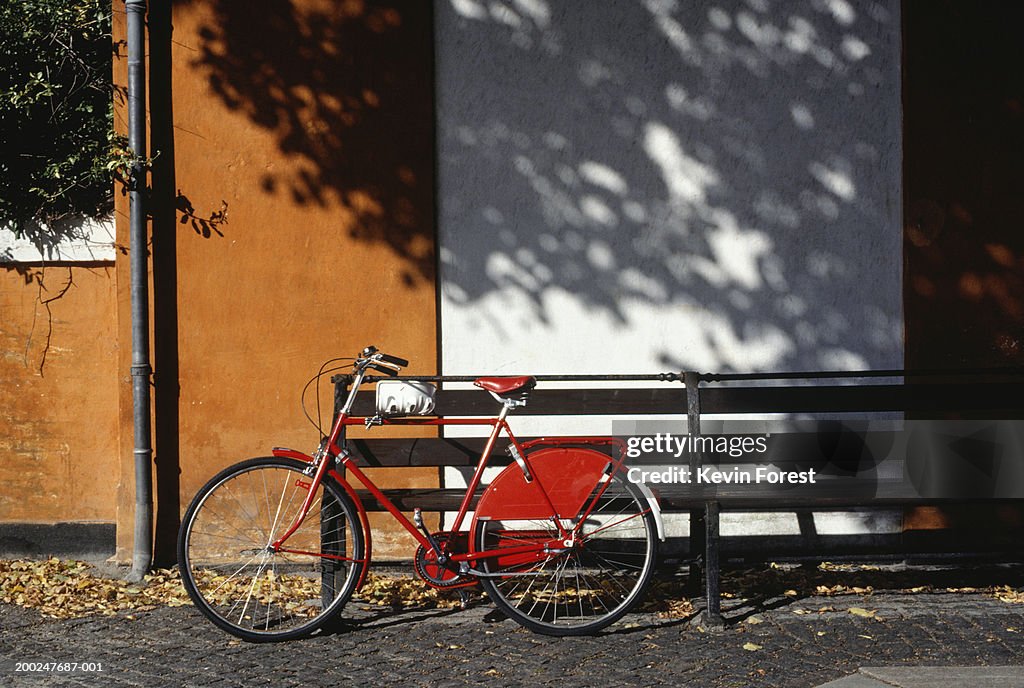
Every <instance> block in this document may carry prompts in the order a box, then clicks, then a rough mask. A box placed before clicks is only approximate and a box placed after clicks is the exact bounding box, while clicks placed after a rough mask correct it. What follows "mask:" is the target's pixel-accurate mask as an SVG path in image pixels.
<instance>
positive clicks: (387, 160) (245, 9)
mask: <svg viewBox="0 0 1024 688" xmlns="http://www.w3.org/2000/svg"><path fill="white" fill-rule="evenodd" d="M183 4H187V3H183ZM193 4H196V5H198V4H199V3H198V2H195V3H193ZM207 5H208V6H209V7H211V8H212V15H213V19H212V20H211V21H209V22H208V23H207V24H206V25H204V26H203V27H202V29H201V30H200V34H199V45H198V56H197V57H195V58H194V66H195V67H196V68H197V69H198V70H199V72H200V73H201V74H204V75H205V76H206V78H207V79H208V82H209V85H210V87H211V89H212V90H213V92H214V93H215V94H216V95H217V96H218V97H219V98H220V99H221V101H223V103H224V104H225V105H226V106H228V107H229V108H231V109H233V110H237V111H240V112H243V113H244V114H245V115H246V116H247V117H248V118H249V119H250V120H251V121H252V122H253V123H255V124H257V125H258V126H260V127H262V128H264V129H265V130H267V131H268V132H270V133H271V134H272V135H273V136H274V138H275V139H276V142H277V146H278V147H279V149H280V152H281V153H283V154H284V155H286V156H288V157H289V158H290V159H292V160H295V161H296V167H297V172H293V171H289V173H288V174H279V173H275V172H273V171H267V172H266V174H265V175H264V176H263V178H262V179H261V185H262V188H263V191H264V192H265V193H268V194H271V195H273V196H277V197H280V198H282V199H287V200H288V201H289V202H294V203H299V204H317V205H320V206H323V207H325V208H338V209H339V211H341V212H347V213H349V214H350V215H351V217H352V219H353V222H351V223H350V225H351V227H352V228H353V229H352V230H351V238H354V239H356V240H359V241H366V242H372V243H380V244H385V245H387V246H388V247H390V248H391V249H392V250H393V251H394V252H395V253H396V254H397V255H398V256H400V257H401V258H402V259H403V263H404V265H405V272H404V277H405V281H406V283H408V284H413V283H415V282H418V281H420V280H423V279H428V280H429V279H432V278H433V272H434V259H433V215H434V209H433V208H434V206H433V184H434V182H433V174H434V158H433V156H434V140H433V126H434V112H433V52H432V33H431V32H432V22H431V7H430V3H429V2H422V1H420V0H392V1H381V2H372V3H364V2H360V1H357V0H349V1H346V2H313V1H305V2H300V1H298V0H296V1H294V2H272V3H260V4H259V5H258V7H257V6H254V5H253V4H252V3H251V2H248V1H246V0H214V1H213V2H210V3H208V4H207ZM178 7H179V5H176V11H179V10H178ZM292 169H293V170H294V169H296V168H292ZM204 217H205V215H204ZM207 219H208V218H207ZM201 230H202V227H200V231H201Z"/></svg>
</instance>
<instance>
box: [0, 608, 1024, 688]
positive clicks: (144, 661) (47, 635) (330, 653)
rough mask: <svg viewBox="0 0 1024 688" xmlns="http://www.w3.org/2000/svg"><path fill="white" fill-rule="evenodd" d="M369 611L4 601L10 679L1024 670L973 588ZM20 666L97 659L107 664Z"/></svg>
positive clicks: (0, 680)
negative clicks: (543, 624) (302, 623)
mask: <svg viewBox="0 0 1024 688" xmlns="http://www.w3.org/2000/svg"><path fill="white" fill-rule="evenodd" d="M851 608H855V610H854V611H853V612H851V611H850V609H851ZM858 608H859V609H858ZM366 609H367V608H365V607H362V606H361V605H359V604H358V603H353V604H352V605H350V607H349V608H348V609H347V610H346V616H347V621H346V623H345V625H344V626H343V627H341V628H339V629H338V630H336V631H334V632H331V633H328V634H324V635H320V636H317V637H312V638H307V639H305V640H300V641H293V642H288V643H279V644H272V645H253V644H247V643H243V642H241V641H238V640H235V639H233V638H232V637H231V636H228V635H226V634H224V633H222V632H220V631H219V630H217V629H216V628H215V627H214V626H213V625H212V624H210V623H209V622H207V621H206V620H205V619H204V618H203V617H201V616H200V615H199V613H198V612H197V611H196V610H195V609H193V608H192V607H180V608H160V609H156V610H154V611H150V612H144V613H136V614H135V615H134V618H126V617H125V616H124V615H122V616H117V617H91V618H84V619H76V620H70V621H56V620H48V619H44V618H43V617H41V616H40V615H39V614H38V613H37V612H35V611H32V610H26V609H21V608H19V607H13V606H9V605H0V685H4V686H10V685H15V686H21V685H25V686H40V685H48V686H49V685H60V686H64V685H67V686H97V685H102V686H223V687H225V688H226V687H229V686H245V687H247V688H248V687H250V686H259V685H273V686H309V685H332V686H333V685H337V686H349V685H373V686H390V685H395V686H408V685H413V686H431V687H432V688H443V687H444V686H466V685H485V686H506V685H531V686H548V685H550V686H559V688H567V687H571V686H592V685H616V686H661V685H671V686H687V685H693V686H815V685H818V684H820V683H824V682H826V681H829V680H832V679H836V678H838V677H840V676H843V675H846V674H850V673H853V672H855V671H856V670H857V668H858V667H860V666H868V665H870V666H898V665H933V666H934V665H946V666H951V665H966V666H975V665H1024V605H1019V604H1016V605H1014V604H1006V603H1004V602H1000V601H998V600H995V599H992V598H990V597H985V596H982V595H974V594H962V593H961V594H946V593H944V594H916V595H899V594H889V593H883V594H877V593H876V594H875V595H872V596H870V597H862V596H842V597H806V598H802V599H796V600H794V599H789V598H780V599H778V600H775V601H769V602H768V603H767V604H765V605H764V607H762V608H760V609H758V610H744V609H741V608H733V609H732V610H730V613H731V616H732V617H733V618H732V620H731V621H730V623H729V624H727V626H726V627H725V628H724V629H722V630H709V629H704V628H702V627H700V626H699V624H698V622H697V620H696V619H672V620H665V619H659V618H657V617H656V616H654V615H650V614H633V615H630V616H628V617H626V619H625V620H624V621H622V622H619V624H617V625H616V626H613V627H612V628H611V629H608V631H606V632H605V633H603V634H601V635H599V636H596V637H587V638H549V637H545V636H540V635H536V634H533V633H530V632H528V631H526V630H524V629H522V628H520V627H519V626H518V625H516V624H515V623H513V622H512V621H509V620H507V619H504V618H502V616H501V615H500V613H499V612H497V611H495V610H494V608H493V607H491V606H490V605H489V604H486V603H483V604H480V605H478V606H474V607H471V608H470V609H467V610H464V611H447V610H446V611H439V610H431V611H419V612H394V611H391V610H390V609H389V610H381V611H377V610H373V611H366ZM822 610H824V611H822ZM753 611H756V614H753V615H751V614H752V612H753ZM872 611H873V612H874V617H877V618H873V617H872V616H871V615H870V613H871V612H872ZM865 614H867V615H865ZM353 615H354V616H353ZM739 617H745V618H744V620H738V619H739ZM16 662H94V663H100V664H102V673H97V672H83V671H81V670H79V671H77V672H74V673H59V672H56V671H46V672H41V673H37V672H24V671H20V672H19V671H16V669H17V668H18V667H17V666H16Z"/></svg>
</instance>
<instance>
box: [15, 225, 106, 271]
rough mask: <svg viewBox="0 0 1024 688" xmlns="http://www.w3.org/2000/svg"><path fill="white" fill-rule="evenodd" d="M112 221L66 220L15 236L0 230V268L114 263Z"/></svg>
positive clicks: (34, 228) (37, 227)
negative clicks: (5, 266) (70, 263)
mask: <svg viewBox="0 0 1024 688" xmlns="http://www.w3.org/2000/svg"><path fill="white" fill-rule="evenodd" d="M114 258H115V253H114V219H113V218H109V219H103V220H94V219H91V218H81V219H73V220H66V221H63V222H61V223H60V224H59V225H56V226H54V227H47V226H45V225H40V226H36V227H33V228H31V229H29V230H27V231H25V232H24V233H23V234H22V235H21V236H17V235H16V234H15V233H14V230H12V229H10V228H8V227H0V264H2V263H43V262H55V261H60V262H90V263H91V262H97V261H102V262H113V260H114Z"/></svg>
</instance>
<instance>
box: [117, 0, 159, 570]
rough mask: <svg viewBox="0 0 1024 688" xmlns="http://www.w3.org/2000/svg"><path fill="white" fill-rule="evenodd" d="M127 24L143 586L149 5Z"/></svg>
mask: <svg viewBox="0 0 1024 688" xmlns="http://www.w3.org/2000/svg"><path fill="white" fill-rule="evenodd" d="M124 5H125V11H126V13H127V21H128V146H129V148H131V150H132V151H133V155H134V162H133V163H132V170H131V188H130V195H129V202H130V212H129V221H128V222H129V235H130V238H129V247H130V249H131V250H130V257H131V264H130V265H131V267H130V285H131V301H132V307H131V313H132V369H131V370H132V407H133V415H134V427H135V451H134V456H135V538H134V544H133V548H132V570H131V573H130V574H129V576H128V578H129V580H132V581H136V582H138V581H141V580H142V577H143V576H144V575H146V573H148V572H149V569H150V566H151V565H152V562H153V447H152V440H151V439H150V438H151V434H152V431H151V427H150V422H151V421H150V398H149V384H150V378H151V376H152V372H153V369H152V368H151V367H150V365H149V268H148V257H149V249H148V237H147V233H146V207H145V197H146V187H147V183H146V174H147V171H146V162H145V160H146V0H125V3H124Z"/></svg>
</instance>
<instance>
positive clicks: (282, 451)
mask: <svg viewBox="0 0 1024 688" xmlns="http://www.w3.org/2000/svg"><path fill="white" fill-rule="evenodd" d="M271 453H272V454H273V455H274V456H280V457H283V458H287V459H297V460H299V461H305V462H306V463H313V460H314V459H313V457H312V456H310V455H309V454H304V453H303V452H300V451H298V450H296V449H288V448H287V447H274V448H273V449H272V450H271ZM327 474H328V475H329V476H331V479H332V480H334V481H335V482H336V483H338V485H340V486H341V488H342V489H343V490H345V493H346V494H347V495H348V496H349V499H351V500H352V502H353V503H354V504H355V505H356V511H357V512H358V513H359V521H360V523H362V524H363V542H364V543H366V552H364V554H363V556H364V558H365V559H366V563H365V564H364V565H363V570H362V571H360V573H359V581H358V582H357V583H356V590H360V589H362V587H363V583H365V582H366V574H367V573H368V572H369V570H370V559H371V555H372V554H373V535H372V531H371V530H370V517H369V516H368V515H367V513H366V507H364V506H363V501H362V500H361V499H359V495H357V494H356V491H355V489H353V487H352V486H351V485H350V484H349V482H348V481H347V480H345V478H344V477H343V476H342V475H341V474H340V473H338V472H337V471H336V470H334V469H333V468H332V469H330V470H328V471H327Z"/></svg>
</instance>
